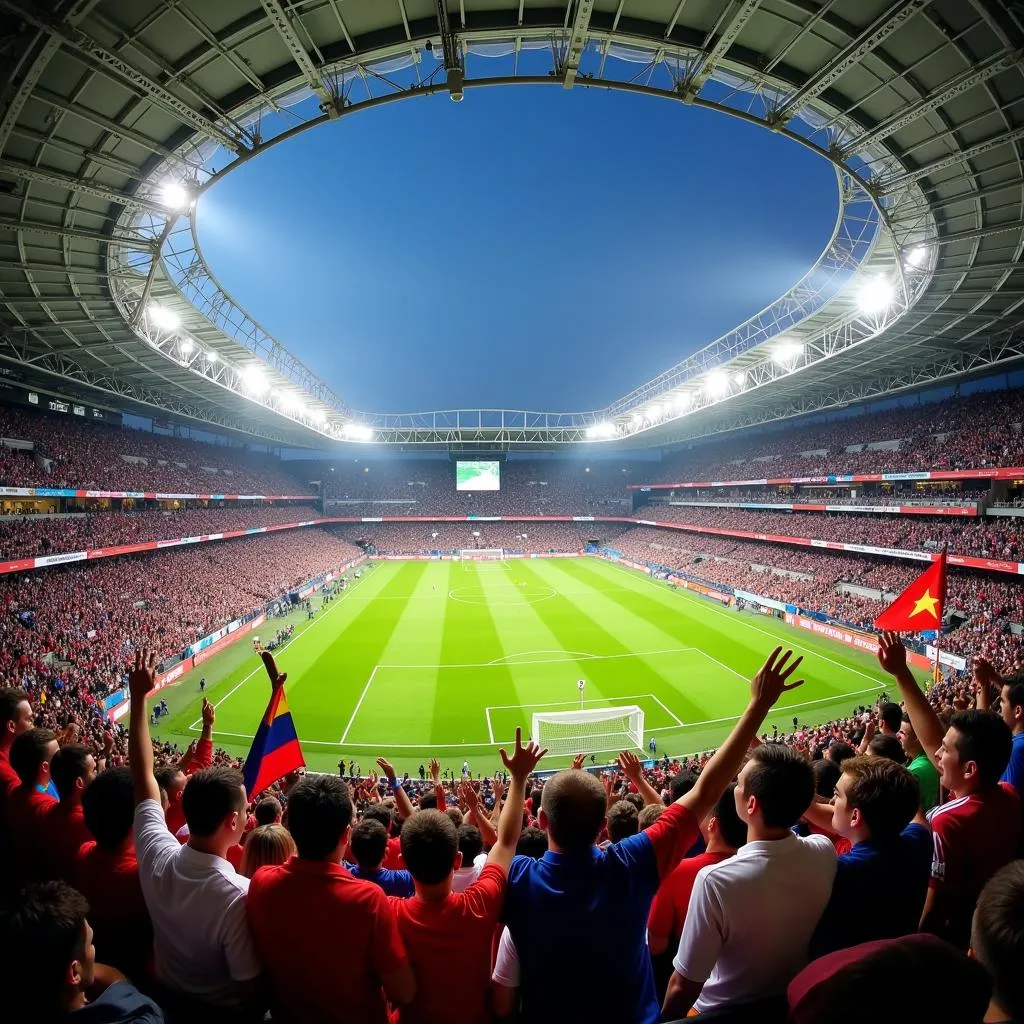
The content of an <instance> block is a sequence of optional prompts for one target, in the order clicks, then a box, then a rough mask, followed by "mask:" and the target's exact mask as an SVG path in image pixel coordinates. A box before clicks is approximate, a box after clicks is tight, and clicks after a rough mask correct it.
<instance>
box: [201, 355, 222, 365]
mask: <svg viewBox="0 0 1024 1024" xmlns="http://www.w3.org/2000/svg"><path fill="white" fill-rule="evenodd" d="M203 355H204V356H206V361H207V362H208V363H210V364H211V365H212V364H213V363H218V362H220V356H219V355H217V353H216V352H204V353H203Z"/></svg>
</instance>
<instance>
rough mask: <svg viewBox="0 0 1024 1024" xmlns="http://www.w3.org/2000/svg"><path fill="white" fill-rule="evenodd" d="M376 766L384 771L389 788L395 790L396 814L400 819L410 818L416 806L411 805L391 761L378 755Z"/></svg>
mask: <svg viewBox="0 0 1024 1024" xmlns="http://www.w3.org/2000/svg"><path fill="white" fill-rule="evenodd" d="M377 767H378V768H380V770H381V771H382V772H383V773H384V775H385V777H386V778H387V780H388V782H389V783H390V785H391V788H392V789H393V790H394V791H395V807H396V808H397V809H398V816H399V817H400V818H401V819H402V821H405V819H406V818H411V817H412V816H413V815H414V814H415V813H416V808H415V807H413V805H412V801H411V800H410V799H409V794H408V793H406V791H405V787H404V786H403V785H402V783H401V782H400V781H399V780H398V778H397V776H396V775H395V769H394V768H392V767H391V762H390V761H386V760H385V759H384V758H383V757H378V758H377Z"/></svg>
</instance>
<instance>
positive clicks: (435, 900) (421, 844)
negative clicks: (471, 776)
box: [378, 729, 547, 1024]
mask: <svg viewBox="0 0 1024 1024" xmlns="http://www.w3.org/2000/svg"><path fill="white" fill-rule="evenodd" d="M546 752H547V751H544V750H541V749H540V747H538V746H537V744H536V743H533V742H530V743H528V744H527V745H526V746H525V747H524V746H523V744H522V731H521V730H520V729H516V745H515V750H514V751H513V753H512V756H511V757H509V756H508V754H506V753H505V751H504V750H501V751H499V753H500V755H501V759H502V761H503V762H504V763H505V768H506V769H507V771H508V773H509V774H510V775H511V777H512V778H511V782H510V784H509V789H508V797H507V799H506V801H505V806H504V808H503V809H502V812H501V818H500V820H499V822H498V841H497V842H496V843H495V844H494V846H493V847H492V848H491V852H490V853H489V854H488V856H487V863H486V865H485V866H484V868H483V870H482V871H481V872H480V876H479V877H478V878H477V880H476V881H475V882H474V883H473V884H472V885H470V886H469V887H468V888H467V889H465V890H464V891H463V892H460V893H453V892H452V879H453V878H454V876H455V872H456V871H457V870H458V868H459V867H460V866H461V864H462V854H461V853H460V852H459V835H458V830H457V829H456V828H455V825H454V823H453V822H452V820H451V818H450V817H449V816H448V815H447V814H442V813H441V812H440V811H430V810H428V811H420V812H419V813H418V814H415V815H413V816H412V817H411V818H410V819H409V820H408V821H406V823H405V824H404V825H403V826H402V837H401V838H402V856H403V858H404V860H405V865H406V869H407V870H408V871H409V872H410V873H411V874H412V877H413V881H414V882H415V884H416V895H415V896H414V897H412V899H408V900H403V899H398V898H396V897H391V906H392V907H393V908H394V911H395V915H396V917H397V918H398V930H399V932H400V933H401V935H402V939H403V940H404V942H405V948H406V949H407V950H408V952H409V960H410V962H411V964H412V969H413V973H414V974H415V975H416V995H415V997H414V999H413V1000H412V1002H411V1003H409V1004H408V1005H407V1006H403V1007H402V1008H401V1010H400V1011H399V1015H398V1017H399V1020H400V1021H401V1022H402V1024H488V1022H489V1021H490V1020H491V1007H490V996H489V989H490V975H491V939H492V937H493V936H494V930H495V927H496V926H497V924H498V917H499V915H500V914H501V908H502V905H503V903H504V899H505V880H506V878H507V875H508V867H509V864H511V863H512V857H513V856H514V855H515V852H516V843H518V842H519V834H520V832H521V831H522V826H523V798H524V796H525V793H526V780H527V779H528V778H529V777H530V775H531V773H532V772H533V770H534V768H535V767H536V766H537V762H538V761H539V760H540V759H541V757H543V756H544V754H545V753H546ZM378 764H380V766H381V769H382V770H383V771H384V773H385V774H386V775H387V776H388V779H389V780H390V781H391V782H392V784H393V785H398V783H395V773H394V771H393V769H392V768H391V765H389V764H388V763H387V761H384V760H381V761H379V762H378ZM459 795H460V796H461V797H462V799H463V800H465V801H466V803H467V805H468V807H469V810H470V811H471V812H473V813H474V815H475V816H476V817H477V818H480V817H481V816H482V815H481V811H480V806H479V799H478V797H477V793H476V791H475V790H474V789H473V786H472V784H470V783H463V784H462V786H461V788H460V794H459ZM453 963H457V964H458V965H459V978H460V981H459V987H458V993H457V994H453V992H452V987H451V982H450V978H449V976H448V967H449V965H451V964H453Z"/></svg>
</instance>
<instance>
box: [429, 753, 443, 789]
mask: <svg viewBox="0 0 1024 1024" xmlns="http://www.w3.org/2000/svg"><path fill="white" fill-rule="evenodd" d="M428 767H429V768H430V777H431V779H433V781H434V785H435V786H436V785H437V784H438V783H439V782H440V780H441V762H440V761H438V759H437V758H436V757H432V758H431V759H430V764H429V765H428Z"/></svg>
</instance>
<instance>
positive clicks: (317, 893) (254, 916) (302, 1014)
mask: <svg viewBox="0 0 1024 1024" xmlns="http://www.w3.org/2000/svg"><path fill="white" fill-rule="evenodd" d="M246 910H247V912H248V916H249V924H250V926H251V927H252V933H253V936H254V938H255V939H256V949H257V951H258V953H259V956H260V960H261V961H262V962H263V965H264V966H265V967H266V969H267V974H268V976H269V978H270V983H271V992H272V1002H273V1011H274V1020H275V1021H282V1022H285V1024H288V1022H296V1024H298V1022H308V1021H313V1020H315V1021H318V1022H331V1024H387V1019H388V1017H387V1006H386V1003H385V999H384V992H383V989H382V988H381V975H383V974H394V973H395V972H396V971H400V970H401V969H402V968H403V967H405V966H406V964H407V963H408V960H409V958H408V956H407V955H406V952H405V947H404V945H403V944H402V939H401V937H400V936H399V934H398V926H397V924H396V922H395V914H394V911H393V910H392V909H391V906H390V905H389V903H388V898H387V896H385V895H384V892H383V890H381V889H380V888H379V887H378V886H376V885H372V884H370V883H367V882H362V881H359V880H358V879H356V878H353V877H352V875H350V874H349V872H348V871H347V870H346V869H345V868H343V867H342V866H341V865H340V864H334V863H327V862H323V861H304V860H300V859H299V858H298V857H291V858H289V859H288V860H287V861H286V862H285V863H284V864H282V865H280V866H276V867H263V868H260V869H259V871H257V872H256V874H255V875H254V876H253V878H252V881H251V882H250V883H249V895H248V897H247V898H246Z"/></svg>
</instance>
